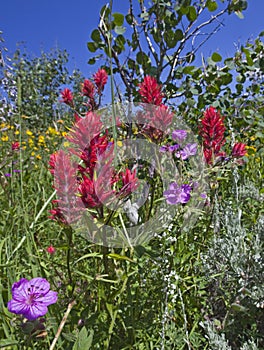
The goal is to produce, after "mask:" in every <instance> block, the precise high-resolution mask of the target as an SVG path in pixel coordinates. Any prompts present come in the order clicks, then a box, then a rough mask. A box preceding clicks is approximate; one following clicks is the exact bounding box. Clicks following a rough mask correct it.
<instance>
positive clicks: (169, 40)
mask: <svg viewBox="0 0 264 350" xmlns="http://www.w3.org/2000/svg"><path fill="white" fill-rule="evenodd" d="M164 40H165V42H166V44H167V45H168V47H169V48H170V49H172V48H174V47H175V45H176V43H177V40H176V39H175V36H174V32H173V30H172V29H170V30H167V31H166V32H165V33H164Z"/></svg>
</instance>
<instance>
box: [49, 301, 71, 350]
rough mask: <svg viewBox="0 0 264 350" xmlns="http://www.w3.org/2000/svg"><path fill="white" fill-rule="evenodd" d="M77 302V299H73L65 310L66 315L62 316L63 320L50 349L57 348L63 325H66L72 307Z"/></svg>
mask: <svg viewBox="0 0 264 350" xmlns="http://www.w3.org/2000/svg"><path fill="white" fill-rule="evenodd" d="M75 304H76V301H75V300H73V301H72V302H71V303H69V305H68V308H67V310H66V312H65V314H64V316H63V318H62V320H61V323H60V325H59V328H58V330H57V333H56V335H55V337H54V339H53V342H52V344H51V346H50V348H49V350H53V349H55V345H56V343H57V341H58V339H59V336H60V334H61V332H62V330H63V327H64V325H65V323H66V321H67V318H68V317H69V314H70V312H71V310H72V308H73V306H74V305H75Z"/></svg>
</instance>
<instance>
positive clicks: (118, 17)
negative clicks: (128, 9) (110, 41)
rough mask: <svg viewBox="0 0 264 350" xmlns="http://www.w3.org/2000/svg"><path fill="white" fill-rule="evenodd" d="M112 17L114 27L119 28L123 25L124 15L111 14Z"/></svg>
mask: <svg viewBox="0 0 264 350" xmlns="http://www.w3.org/2000/svg"><path fill="white" fill-rule="evenodd" d="M113 17H114V23H115V25H116V26H118V27H121V26H122V25H123V24H124V15H122V13H113Z"/></svg>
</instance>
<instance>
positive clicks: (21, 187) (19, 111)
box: [17, 77, 25, 208]
mask: <svg viewBox="0 0 264 350" xmlns="http://www.w3.org/2000/svg"><path fill="white" fill-rule="evenodd" d="M21 105H22V96H21V79H20V77H18V78H17V109H18V117H19V144H20V145H22V118H21V114H22V110H21ZM19 166H20V174H19V175H20V176H19V178H20V192H21V197H20V198H21V204H22V208H24V207H25V203H24V191H23V171H22V148H21V149H20V152H19Z"/></svg>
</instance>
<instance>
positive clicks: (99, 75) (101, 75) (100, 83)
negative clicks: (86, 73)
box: [93, 69, 108, 94]
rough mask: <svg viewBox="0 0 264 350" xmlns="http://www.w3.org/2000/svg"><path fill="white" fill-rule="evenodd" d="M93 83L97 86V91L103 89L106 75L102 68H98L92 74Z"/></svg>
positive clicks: (99, 91)
mask: <svg viewBox="0 0 264 350" xmlns="http://www.w3.org/2000/svg"><path fill="white" fill-rule="evenodd" d="M93 79H94V83H95V85H96V87H97V90H98V93H99V94H101V92H102V91H103V90H104V87H105V85H106V83H107V79H108V75H107V73H106V71H105V70H104V69H99V70H98V71H97V72H96V73H95V74H94V76H93Z"/></svg>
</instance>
